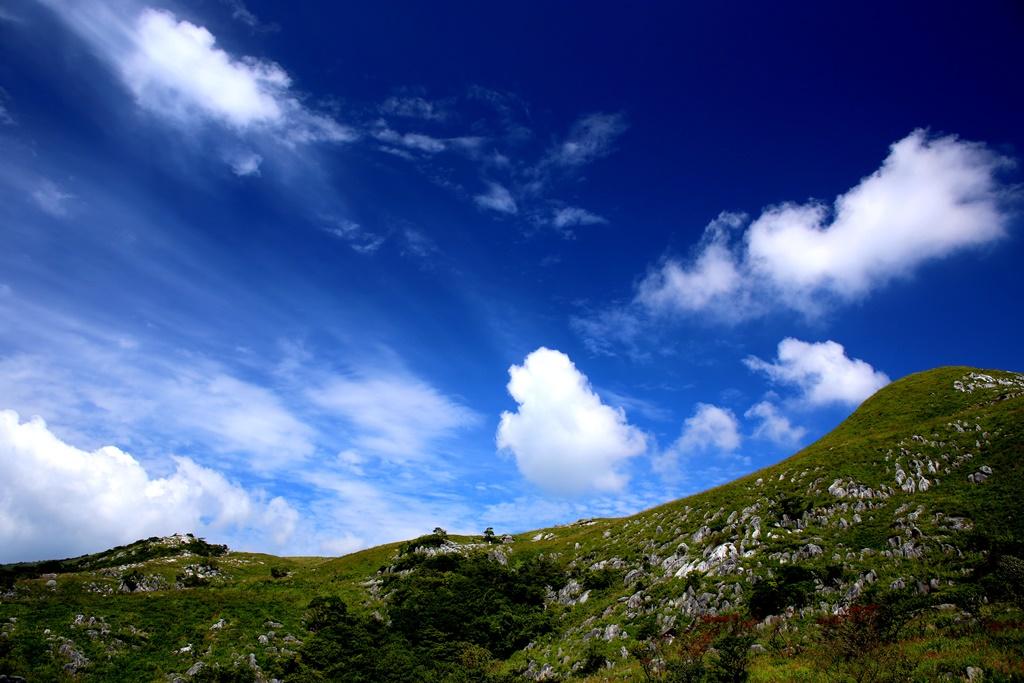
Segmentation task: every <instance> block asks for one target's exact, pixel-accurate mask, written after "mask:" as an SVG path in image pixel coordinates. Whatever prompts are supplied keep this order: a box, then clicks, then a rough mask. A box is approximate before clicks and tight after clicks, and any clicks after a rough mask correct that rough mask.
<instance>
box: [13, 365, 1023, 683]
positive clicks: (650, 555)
mask: <svg viewBox="0 0 1024 683" xmlns="http://www.w3.org/2000/svg"><path fill="white" fill-rule="evenodd" d="M1022 456H1024V375H1021V374H1016V373H1011V372H1003V371H994V370H978V369H973V368H967V367H948V368H940V369H936V370H931V371H928V372H923V373H919V374H915V375H911V376H908V377H905V378H903V379H901V380H899V381H897V382H894V383H892V384H891V385H889V386H887V387H886V388H884V389H882V390H881V391H879V392H878V393H877V394H875V395H874V396H872V397H871V398H869V399H868V400H867V401H865V402H864V403H863V404H862V405H861V406H860V407H859V408H858V409H857V410H856V411H855V412H854V413H853V414H852V415H851V416H850V417H849V418H848V419H847V420H845V421H844V422H843V423H842V424H840V425H839V426H838V427H837V428H836V429H835V430H833V431H832V432H831V433H829V434H828V435H826V436H825V437H823V438H822V439H820V440H818V441H817V442H815V443H814V444H812V445H810V446H808V447H806V448H804V449H803V450H801V451H800V452H798V453H796V454H794V455H793V456H791V457H790V458H788V459H786V460H783V461H782V462H780V463H778V464H776V465H773V466H771V467H768V468H765V469H763V470H760V471H758V472H754V473H752V474H750V475H748V476H745V477H743V478H741V479H738V480H736V481H733V482H731V483H729V484H726V485H724V486H719V487H717V488H714V489H711V490H708V491H705V492H703V493H700V494H697V495H694V496H691V497H688V498H684V499H681V500H677V501H673V502H671V503H667V504H665V505H662V506H659V507H656V508H654V509H651V510H647V511H645V512H642V513H639V514H637V515H634V516H632V517H628V518H623V519H592V520H580V521H577V522H574V523H570V524H566V525H563V526H558V527H553V528H549V529H540V530H535V531H532V532H528V533H523V534H517V535H515V536H507V535H506V536H502V535H500V531H501V530H499V535H496V536H491V535H487V536H478V537H461V536H449V535H447V534H446V533H444V532H443V530H435V533H432V534H427V535H425V536H423V537H421V538H419V539H413V540H411V541H408V542H406V543H402V544H397V543H396V544H390V545H386V546H381V547H377V548H372V549H369V550H365V551H362V552H358V553H355V554H352V555H348V556H345V557H340V558H313V557H309V558H302V557H273V556H269V555H261V554H254V553H241V552H232V551H230V550H228V549H227V548H225V547H223V546H217V545H212V544H209V543H206V542H205V541H202V540H201V539H196V538H195V537H192V536H188V535H185V536H172V537H168V538H153V539H146V540H142V541H138V542H136V543H133V544H131V545H128V546H124V547H120V548H114V549H112V550H109V551H106V552H103V553H98V554H95V555H88V556H84V557H80V558H73V559H69V560H59V561H52V562H46V563H34V564H22V565H6V566H3V567H2V568H0V581H2V584H0V591H2V594H0V624H2V626H0V629H2V632H0V681H3V680H4V676H8V679H7V680H17V679H16V678H14V677H18V676H20V677H23V678H25V679H26V680H30V681H40V680H43V681H45V680H92V681H168V680H171V681H173V680H180V681H189V680H195V681H203V680H225V681H226V680H268V681H269V680H273V679H278V680H285V681H288V680H302V681H306V680H358V681H363V680H366V681H372V680H394V681H403V680H444V681H492V680H493V681H499V680H502V681H505V680H509V681H511V680H524V679H527V680H569V679H572V680H590V681H599V680H602V681H603V680H616V681H620V680H621V681H632V680H638V681H643V680H666V681H668V680H674V681H684V680H745V679H746V677H747V676H749V678H750V680H780V681H783V680H806V681H819V680H857V681H868V680H875V681H882V680H941V679H948V680H982V678H984V680H1024V611H1022V600H1024V561H1022V560H1021V558H1024V492H1022V486H1024V457H1022Z"/></svg>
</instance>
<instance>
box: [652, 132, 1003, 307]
mask: <svg viewBox="0 0 1024 683" xmlns="http://www.w3.org/2000/svg"><path fill="white" fill-rule="evenodd" d="M1008 165H1010V162H1009V161H1008V160H1007V159H1005V158H1003V157H1001V156H999V155H997V154H996V153H994V152H993V151H991V150H990V149H988V148H987V147H985V146H984V145H982V144H979V143H975V142H968V141H964V140H960V139H959V138H957V137H955V136H944V137H931V136H929V135H928V134H927V133H926V132H925V131H922V130H915V131H913V132H912V133H911V134H910V135H908V136H907V137H905V138H903V139H902V140H899V141H898V142H896V143H894V144H893V145H892V146H891V147H890V150H889V154H888V156H887V157H886V159H885V161H884V162H883V163H882V166H881V167H880V168H879V169H878V170H877V171H875V172H874V173H872V174H871V175H869V176H868V177H866V178H864V179H863V180H861V181H860V182H859V183H858V184H857V185H856V186H854V187H853V188H851V189H850V190H849V191H847V192H846V193H844V194H842V195H840V196H839V197H838V198H837V199H836V200H835V202H834V203H833V204H832V205H827V204H824V203H821V202H810V203H806V204H795V203H784V204H780V205H778V206H773V207H770V208H768V209H765V210H764V211H763V212H762V213H761V215H760V216H758V217H757V218H756V219H755V220H754V221H753V222H752V223H750V224H749V225H748V226H747V227H746V230H745V231H741V230H739V229H738V228H740V227H741V225H742V222H743V221H742V219H741V217H739V216H737V215H735V214H723V215H722V216H720V217H719V218H718V219H716V221H714V222H712V224H711V225H709V226H708V229H707V230H706V232H705V235H704V239H703V240H702V243H701V244H700V245H699V246H698V249H697V251H696V254H695V255H694V257H693V258H692V259H690V260H680V259H668V260H666V261H665V263H664V264H663V265H662V266H661V267H660V268H658V269H657V270H655V271H653V272H652V273H650V274H649V275H648V276H647V277H646V278H645V279H644V280H643V281H642V282H641V283H640V285H639V287H638V289H637V293H636V298H635V303H636V304H638V305H639V306H640V307H641V308H642V309H644V310H646V311H648V312H650V313H655V314H660V313H687V312H695V311H708V310H710V311H712V312H715V313H717V314H718V315H720V316H721V317H724V318H739V317H748V316H751V315H756V314H758V313H761V312H763V311H764V310H766V309H768V308H771V307H780V306H781V307H788V308H791V309H795V310H798V311H801V312H804V313H817V312H819V311H820V309H821V307H822V305H823V301H824V302H827V301H832V302H837V301H839V302H841V301H848V300H852V299H856V298H859V297H863V296H865V295H867V294H868V293H870V292H871V291H872V290H874V289H877V288H878V287H881V286H883V285H885V284H886V283H887V282H889V281H890V280H892V279H894V278H899V277H905V276H908V275H910V274H912V273H913V272H914V271H915V270H916V269H917V268H918V267H919V266H920V265H921V264H923V263H925V262H927V261H931V260H935V259H938V258H942V257H945V256H948V255H950V254H953V253H956V252H959V251H962V250H964V249H968V248H970V247H976V246H978V245H983V244H987V243H990V242H993V241H995V240H998V239H999V238H1001V237H1003V236H1004V235H1005V234H1006V225H1007V223H1008V220H1009V212H1008V210H1007V209H1006V207H1005V202H1004V199H1005V197H1006V195H1007V190H1006V189H1005V188H1004V186H1003V185H1002V184H1001V183H1000V180H999V177H998V176H999V172H1000V171H1001V170H1002V169H1004V168H1006V167H1007V166H1008ZM723 220H724V223H723ZM726 227H728V229H725V228H726ZM740 234H742V236H741V237H740V236H739V235H740Z"/></svg>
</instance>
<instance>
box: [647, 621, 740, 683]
mask: <svg viewBox="0 0 1024 683" xmlns="http://www.w3.org/2000/svg"><path fill="white" fill-rule="evenodd" d="M753 626H754V623H753V622H752V621H749V620H745V619H743V618H742V617H741V616H739V615H737V614H727V615H720V616H713V617H712V616H709V617H702V618H700V619H696V620H694V621H693V622H691V623H690V624H689V625H688V626H687V627H686V628H684V629H682V630H681V631H680V632H679V633H677V634H676V637H675V638H674V639H673V640H671V642H669V639H667V638H656V639H653V640H649V641H646V642H641V643H639V644H638V645H636V646H634V648H633V649H632V654H633V656H634V657H636V658H637V659H638V661H639V663H640V668H641V670H642V671H643V673H644V677H645V679H646V680H647V681H652V682H653V681H663V682H664V683H743V682H744V681H746V680H747V679H748V678H749V676H750V646H751V645H752V644H753V643H754V639H755V638H754V634H753V630H752V629H753Z"/></svg>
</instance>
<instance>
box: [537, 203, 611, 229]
mask: <svg viewBox="0 0 1024 683" xmlns="http://www.w3.org/2000/svg"><path fill="white" fill-rule="evenodd" d="M607 222H608V219H606V218H604V217H602V216H598V215H597V214H596V213H591V212H589V211H587V210H586V209H581V208H579V207H577V206H566V207H562V208H560V209H557V210H556V211H555V213H554V216H553V217H552V218H551V223H552V225H554V226H555V227H556V228H571V227H574V226H577V225H599V224H602V223H607Z"/></svg>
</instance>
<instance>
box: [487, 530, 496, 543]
mask: <svg viewBox="0 0 1024 683" xmlns="http://www.w3.org/2000/svg"><path fill="white" fill-rule="evenodd" d="M495 541H497V538H496V537H495V535H494V527H487V528H486V529H484V542H485V543H494V542H495Z"/></svg>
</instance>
